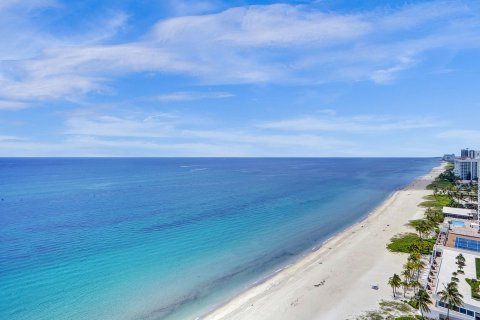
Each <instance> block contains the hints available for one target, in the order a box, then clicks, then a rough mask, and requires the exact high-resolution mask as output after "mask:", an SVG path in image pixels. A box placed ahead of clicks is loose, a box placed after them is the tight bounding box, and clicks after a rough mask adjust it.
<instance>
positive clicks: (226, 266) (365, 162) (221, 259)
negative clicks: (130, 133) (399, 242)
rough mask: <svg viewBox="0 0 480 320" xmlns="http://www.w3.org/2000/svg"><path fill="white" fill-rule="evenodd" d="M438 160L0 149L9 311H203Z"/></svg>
mask: <svg viewBox="0 0 480 320" xmlns="http://www.w3.org/2000/svg"><path fill="white" fill-rule="evenodd" d="M438 163H439V160H438V159H333V158H331V159H182V158H180V159H0V319H11V320H16V319H22V320H30V319H32V320H43V319H80V320H81V319H192V318H194V317H195V316H198V315H201V314H202V313H204V312H206V311H208V310H210V308H212V306H215V305H218V304H219V303H221V302H223V301H225V299H227V298H228V297H231V296H232V295H234V294H235V293H237V292H238V291H239V290H242V289H245V288H247V287H248V286H251V285H252V284H253V283H254V282H255V281H258V280H260V279H262V278H264V277H266V276H268V275H269V274H271V273H272V272H274V271H275V270H277V269H279V268H281V267H283V266H285V265H286V264H287V263H289V262H292V261H293V260H294V259H296V258H298V257H299V256H300V255H302V254H304V253H306V252H308V251H310V250H311V249H312V248H313V247H314V246H316V245H318V244H320V243H321V241H323V240H325V239H327V238H329V237H331V236H332V235H333V234H335V233H337V232H339V231H340V230H342V229H344V228H345V227H347V226H349V225H351V224H353V223H354V222H355V221H358V220H359V219H361V218H363V217H364V216H365V215H366V214H368V212H369V211H370V210H372V209H373V208H374V207H375V206H377V205H378V204H379V203H380V202H381V201H382V200H383V199H385V198H386V197H387V196H388V195H389V194H390V193H391V192H393V191H394V190H396V189H398V188H401V187H403V186H405V185H406V184H408V183H409V182H411V181H412V180H413V179H414V178H415V177H416V176H419V175H421V174H425V173H427V172H428V171H429V170H430V169H431V168H432V167H434V166H435V165H437V164H438Z"/></svg>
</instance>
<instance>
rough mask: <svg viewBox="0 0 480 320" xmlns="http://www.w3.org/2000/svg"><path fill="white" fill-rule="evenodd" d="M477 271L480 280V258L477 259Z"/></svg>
mask: <svg viewBox="0 0 480 320" xmlns="http://www.w3.org/2000/svg"><path fill="white" fill-rule="evenodd" d="M475 269H476V270H477V279H480V258H475Z"/></svg>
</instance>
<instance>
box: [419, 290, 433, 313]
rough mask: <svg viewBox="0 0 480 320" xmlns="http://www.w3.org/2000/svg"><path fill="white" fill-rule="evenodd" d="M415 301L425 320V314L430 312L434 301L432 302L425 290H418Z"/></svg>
mask: <svg viewBox="0 0 480 320" xmlns="http://www.w3.org/2000/svg"><path fill="white" fill-rule="evenodd" d="M415 300H416V301H417V306H418V308H419V309H420V313H421V314H422V319H423V318H424V317H423V313H424V312H427V313H428V312H430V307H429V306H430V305H431V304H432V300H430V296H429V295H428V293H427V291H425V290H424V289H420V290H418V293H417V294H416V295H415Z"/></svg>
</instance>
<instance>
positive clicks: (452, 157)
mask: <svg viewBox="0 0 480 320" xmlns="http://www.w3.org/2000/svg"><path fill="white" fill-rule="evenodd" d="M443 161H447V162H454V161H455V154H453V153H452V154H445V155H443Z"/></svg>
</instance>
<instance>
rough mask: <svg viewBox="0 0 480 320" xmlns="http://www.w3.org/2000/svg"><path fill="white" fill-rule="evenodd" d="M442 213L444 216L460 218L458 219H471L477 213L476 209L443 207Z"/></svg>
mask: <svg viewBox="0 0 480 320" xmlns="http://www.w3.org/2000/svg"><path fill="white" fill-rule="evenodd" d="M443 215H444V216H445V217H452V218H460V219H473V218H474V216H476V215H477V210H473V209H463V208H453V207H443Z"/></svg>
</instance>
